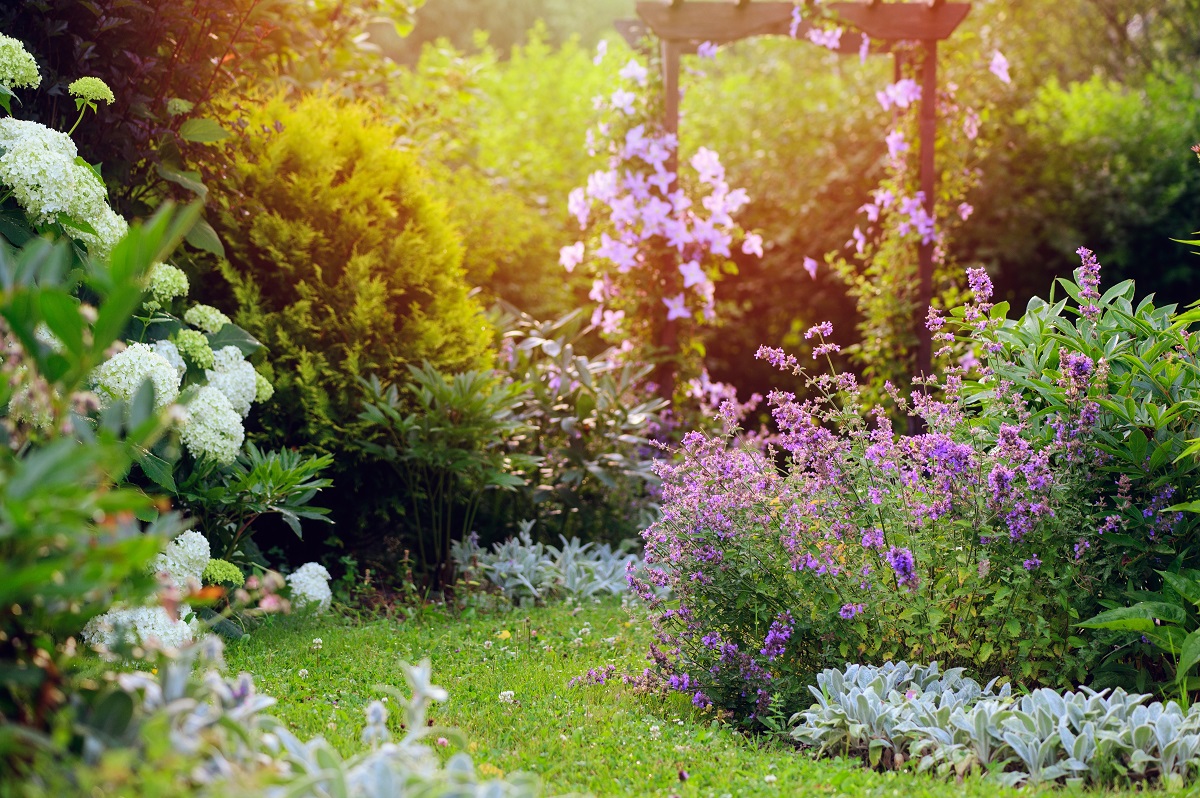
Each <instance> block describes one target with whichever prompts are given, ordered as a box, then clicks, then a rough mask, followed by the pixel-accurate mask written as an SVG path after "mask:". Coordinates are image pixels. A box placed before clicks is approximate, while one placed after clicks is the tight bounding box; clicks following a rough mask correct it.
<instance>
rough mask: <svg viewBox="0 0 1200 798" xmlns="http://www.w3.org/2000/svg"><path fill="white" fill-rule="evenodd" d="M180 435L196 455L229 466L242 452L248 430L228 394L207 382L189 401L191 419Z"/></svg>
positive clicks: (185, 444) (193, 454) (189, 416)
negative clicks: (226, 395)
mask: <svg viewBox="0 0 1200 798" xmlns="http://www.w3.org/2000/svg"><path fill="white" fill-rule="evenodd" d="M179 437H180V439H181V440H182V441H183V445H184V446H186V447H187V450H188V451H189V452H191V453H192V456H193V457H195V458H197V459H200V458H203V457H209V458H212V459H213V460H215V461H216V462H218V463H220V464H222V465H229V464H230V463H232V462H233V461H234V460H235V459H236V458H237V455H238V452H239V451H241V449H242V442H243V441H244V440H245V438H246V431H245V430H244V429H243V428H242V419H241V416H239V415H238V413H237V411H236V410H234V409H233V405H231V404H230V403H229V400H228V399H226V398H225V394H223V393H221V392H220V391H219V390H217V389H216V388H213V387H211V386H208V385H205V386H204V387H203V388H201V389H200V390H199V391H198V392H197V393H196V396H195V398H193V399H192V401H191V402H190V403H188V420H187V422H186V423H185V424H184V425H183V428H182V429H181V430H180V432H179Z"/></svg>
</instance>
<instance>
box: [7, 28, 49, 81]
mask: <svg viewBox="0 0 1200 798" xmlns="http://www.w3.org/2000/svg"><path fill="white" fill-rule="evenodd" d="M41 83H42V76H41V75H39V74H38V68H37V62H36V61H34V60H33V56H32V55H30V54H29V52H28V51H27V50H26V49H25V45H23V44H21V42H19V41H18V40H16V39H14V38H12V37H11V36H5V35H4V34H3V33H0V86H4V87H5V88H8V89H21V88H28V89H36V88H37V87H38V86H39V85H41Z"/></svg>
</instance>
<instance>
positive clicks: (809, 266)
mask: <svg viewBox="0 0 1200 798" xmlns="http://www.w3.org/2000/svg"><path fill="white" fill-rule="evenodd" d="M804 271H806V272H808V276H809V277H811V278H812V279H814V280H815V279H817V262H816V260H814V259H813V258H808V257H806V258H805V259H804Z"/></svg>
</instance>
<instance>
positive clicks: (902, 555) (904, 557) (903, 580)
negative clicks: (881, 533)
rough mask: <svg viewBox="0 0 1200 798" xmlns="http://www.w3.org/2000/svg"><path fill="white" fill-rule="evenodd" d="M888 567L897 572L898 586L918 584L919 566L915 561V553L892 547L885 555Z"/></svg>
mask: <svg viewBox="0 0 1200 798" xmlns="http://www.w3.org/2000/svg"><path fill="white" fill-rule="evenodd" d="M884 558H885V559H887V561H888V565H890V566H892V570H893V571H895V572H896V584H897V585H899V586H901V587H904V586H906V585H916V584H917V566H916V563H915V562H914V561H913V553H912V552H911V551H910V550H908V549H906V548H903V549H902V548H897V547H896V546H892V547H891V548H890V549H888V551H887V553H886V554H885V555H884Z"/></svg>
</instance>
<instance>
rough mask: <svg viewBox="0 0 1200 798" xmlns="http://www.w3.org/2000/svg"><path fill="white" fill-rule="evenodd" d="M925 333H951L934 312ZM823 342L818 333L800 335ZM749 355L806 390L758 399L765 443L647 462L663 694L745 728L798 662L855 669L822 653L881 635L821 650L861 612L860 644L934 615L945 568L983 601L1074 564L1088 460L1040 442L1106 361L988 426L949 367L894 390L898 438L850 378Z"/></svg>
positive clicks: (703, 442) (965, 636)
mask: <svg viewBox="0 0 1200 798" xmlns="http://www.w3.org/2000/svg"><path fill="white" fill-rule="evenodd" d="M969 284H970V287H971V289H972V293H973V298H972V299H971V301H970V302H969V303H968V306H967V307H966V308H965V312H964V313H963V314H962V315H961V321H959V322H955V324H958V325H961V326H962V327H963V328H965V329H967V330H969V331H970V332H971V334H973V335H977V336H979V340H980V343H981V345H982V344H985V343H986V342H987V340H989V339H988V336H990V335H991V334H992V333H993V332H994V327H995V324H996V322H994V321H992V320H991V318H990V315H989V311H990V309H991V304H990V302H991V296H992V287H991V283H990V280H989V279H988V278H987V274H986V272H983V271H982V270H978V271H972V272H971V273H970V275H969ZM931 326H933V327H934V329H938V330H941V329H942V328H944V327H945V326H946V323H945V321H944V320H943V319H942V318H941V317H940V316H938V315H937V314H933V315H932V316H931ZM833 333H834V330H833V328H832V326H831V325H829V324H828V323H821V324H818V325H815V326H813V327H812V328H811V329H810V330H809V331H808V332H807V333H806V337H807V338H809V339H810V340H816V341H821V342H825V341H826V340H827V339H828V338H829V337H830V336H832V335H833ZM758 356H759V358H760V359H763V360H765V361H767V362H769V363H772V364H773V365H775V366H776V367H777V368H780V369H782V370H785V371H790V372H793V373H795V374H798V375H801V376H802V377H803V378H804V379H805V380H806V381H807V384H808V389H809V390H808V392H807V394H806V397H807V398H803V399H801V398H797V396H796V395H794V394H792V393H790V392H785V391H773V392H771V393H770V394H769V395H768V396H767V397H766V406H767V408H768V410H769V412H770V414H771V419H772V423H773V426H774V435H773V436H772V437H771V443H770V446H768V447H766V448H765V449H764V448H762V447H748V446H744V445H742V444H741V442H740V441H739V439H738V437H737V434H736V430H732V431H730V432H729V434H705V433H701V432H691V433H688V434H687V435H685V436H684V438H683V441H682V445H681V448H680V451H679V453H678V454H679V457H678V458H676V459H675V460H673V461H664V462H661V463H659V464H658V465H657V467H656V468H657V471H658V473H659V476H660V477H661V479H662V514H661V518H660V520H659V521H658V522H657V523H655V524H654V525H653V526H651V527H650V528H649V529H647V530H646V531H645V532H644V533H643V537H644V539H645V559H646V563H647V565H648V568H647V569H646V571H645V572H644V575H643V576H642V577H640V578H633V579H632V580H631V584H632V585H633V588H634V590H635V591H636V592H637V593H638V594H639V595H642V596H643V597H648V600H649V601H650V602H651V604H652V606H655V607H656V608H657V609H656V612H655V627H656V630H657V635H658V645H659V646H661V648H659V649H658V651H659V658H658V667H659V668H661V670H662V672H663V673H664V674H665V676H664V680H665V681H666V683H667V686H668V687H669V688H670V689H674V690H677V691H679V692H682V693H685V694H688V695H692V696H696V695H699V696H702V697H703V700H702V701H701V702H700V704H703V703H704V702H707V701H711V702H713V703H714V704H716V705H718V706H721V707H723V708H727V709H733V710H734V711H735V712H739V713H742V716H743V717H746V718H752V717H755V716H757V715H759V714H761V713H762V712H763V711H765V708H766V706H767V704H768V703H769V702H770V701H771V697H772V696H774V695H779V694H782V693H785V692H787V690H788V689H789V688H788V685H789V684H790V683H791V682H790V681H789V680H793V679H795V678H797V676H798V674H801V673H802V672H804V671H805V669H811V668H815V667H819V666H820V667H823V666H824V665H827V664H829V663H830V662H834V663H836V662H837V661H838V659H839V657H842V656H848V655H846V654H832V655H831V647H833V649H832V650H834V651H840V650H843V649H842V647H844V650H845V651H847V652H849V651H860V650H867V649H869V648H870V647H871V646H872V645H873V644H875V642H876V641H874V640H872V639H871V638H869V637H868V638H859V637H858V635H860V634H861V631H860V630H861V629H862V628H863V625H862V624H856V625H854V626H853V627H846V626H843V627H842V628H841V630H840V631H839V632H838V633H837V634H836V635H835V636H834V637H829V635H828V632H829V630H830V629H831V628H832V625H833V624H834V623H842V622H843V621H845V620H853V619H855V618H858V617H859V616H862V615H864V614H865V613H870V617H871V618H872V619H875V618H879V619H880V623H882V624H883V625H884V626H883V627H882V629H878V628H875V624H874V622H873V623H872V624H870V625H869V626H870V627H871V630H870V631H869V632H868V634H870V635H879V634H885V635H887V634H892V633H893V632H890V631H889V630H892V629H896V630H898V629H901V628H904V623H906V622H902V621H901V619H902V618H903V617H911V612H909V611H908V608H910V607H912V606H914V602H917V603H918V604H920V603H922V602H935V603H936V601H937V595H938V594H937V591H938V590H941V589H943V588H941V587H939V586H938V584H939V579H940V578H941V575H942V574H943V573H944V572H945V569H946V568H954V569H962V570H961V573H964V574H968V575H969V578H970V579H973V580H976V581H977V583H978V585H979V588H978V589H979V590H980V591H981V592H986V590H987V589H988V588H986V587H984V586H986V585H989V584H1000V583H1002V582H1011V581H1014V580H1018V579H1024V580H1038V579H1047V578H1049V575H1050V574H1061V573H1063V571H1064V569H1067V568H1085V567H1087V564H1088V562H1089V558H1090V557H1091V556H1092V555H1093V553H1094V551H1095V544H1096V542H1097V540H1099V539H1100V530H1098V529H1096V530H1091V531H1089V530H1087V529H1080V528H1078V526H1077V525H1075V524H1074V521H1075V519H1076V518H1077V517H1078V516H1077V514H1076V513H1075V510H1074V509H1073V508H1074V507H1075V505H1076V504H1077V503H1078V496H1079V495H1080V493H1081V491H1080V485H1082V484H1089V483H1090V482H1092V481H1094V480H1093V477H1092V473H1091V470H1090V469H1091V467H1092V465H1093V463H1092V461H1091V460H1090V459H1089V458H1087V457H1082V456H1080V453H1079V451H1078V448H1077V446H1076V444H1077V440H1076V437H1077V436H1076V437H1072V436H1071V435H1066V436H1061V437H1060V438H1058V439H1050V440H1049V442H1048V443H1046V442H1045V438H1044V436H1041V435H1040V429H1041V428H1042V427H1041V426H1040V425H1044V424H1049V425H1054V424H1059V425H1062V427H1063V429H1065V430H1068V431H1072V430H1083V429H1085V428H1086V426H1087V425H1088V424H1089V423H1094V422H1093V421H1091V420H1089V418H1088V412H1087V408H1088V406H1089V402H1091V401H1092V400H1091V392H1092V390H1093V385H1094V381H1095V380H1097V379H1098V378H1101V377H1103V374H1104V369H1103V366H1102V364H1100V365H1098V364H1096V363H1093V362H1090V361H1088V360H1087V359H1086V358H1080V357H1076V356H1074V355H1071V354H1070V353H1066V354H1064V355H1063V356H1062V357H1061V358H1060V360H1061V363H1062V370H1061V375H1062V376H1061V379H1062V380H1063V381H1064V384H1066V385H1069V386H1070V389H1071V390H1072V391H1073V392H1074V394H1073V395H1075V396H1077V398H1078V401H1075V402H1073V403H1072V404H1071V405H1070V406H1069V407H1068V408H1067V410H1066V412H1065V413H1064V414H1060V415H1058V416H1054V417H1051V418H1046V419H1036V420H1035V419H1033V417H1032V414H1030V413H1029V412H1028V410H1027V409H1026V408H1025V407H1024V405H1023V403H1022V401H1020V398H1019V396H1018V395H1017V394H1016V392H1015V391H1013V389H1012V387H1011V386H1004V385H998V386H997V387H996V390H995V392H994V393H995V404H994V406H993V407H992V409H993V410H994V411H995V412H994V413H992V414H991V415H990V416H989V417H988V418H987V419H986V423H981V422H983V421H984V419H983V418H981V417H980V416H979V415H978V414H977V411H974V410H973V409H972V407H971V405H970V404H969V403H968V401H967V394H966V392H965V387H964V383H963V377H962V371H963V369H962V367H960V366H955V367H949V368H947V369H946V371H945V372H944V374H943V376H942V378H941V379H940V380H938V381H936V382H935V383H934V384H931V385H929V386H925V387H924V388H922V389H919V390H914V391H912V392H911V394H910V395H908V396H901V395H900V394H899V392H898V391H896V389H894V388H892V389H891V390H892V392H893V394H894V398H895V400H896V401H897V403H898V404H899V405H900V406H902V408H904V409H905V410H907V411H909V412H912V413H914V414H915V415H917V416H918V417H919V418H920V419H921V420H922V421H923V424H924V431H923V432H921V433H920V434H915V435H902V434H899V433H898V432H897V431H896V430H895V429H894V428H893V424H892V420H891V417H890V416H889V415H888V414H887V413H885V412H883V411H882V410H881V409H879V408H870V407H866V406H864V405H863V402H862V399H861V397H862V393H861V389H860V387H859V386H858V384H857V381H856V380H855V379H854V377H853V375H848V374H824V373H822V374H809V373H808V372H807V371H806V370H805V369H804V367H803V366H801V364H800V362H799V361H798V359H797V358H796V357H795V356H793V355H790V354H788V353H786V352H784V351H782V350H779V349H773V348H769V347H763V348H761V349H760V350H759V353H758ZM1167 500H1169V496H1166V495H1164V498H1163V502H1166V501H1167ZM1163 506H1166V505H1165V504H1164V505H1163ZM1047 566H1051V567H1050V568H1048V567H1047ZM926 575H928V576H926ZM963 578H967V577H963ZM657 586H667V587H669V588H670V589H671V596H672V604H671V605H666V604H662V603H661V600H660V599H657V598H653V596H654V591H653V589H652V588H654V587H657ZM764 616H765V617H766V618H769V619H770V620H769V621H766V620H764ZM797 619H812V622H811V623H798V622H797ZM976 623H977V622H976ZM1064 623H1066V621H1064ZM764 624H765V628H764ZM975 629H976V627H975V626H973V625H972V623H966V622H963V621H962V619H960V622H959V624H958V625H956V626H954V627H953V628H952V629H951V630H950V632H949V633H950V634H951V635H952V636H953V635H959V636H961V639H962V645H964V646H969V643H970V640H971V635H972V634H973V630H975ZM894 634H897V635H899V636H900V638H901V639H907V638H905V635H904V633H902V632H899V631H895V632H894Z"/></svg>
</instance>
